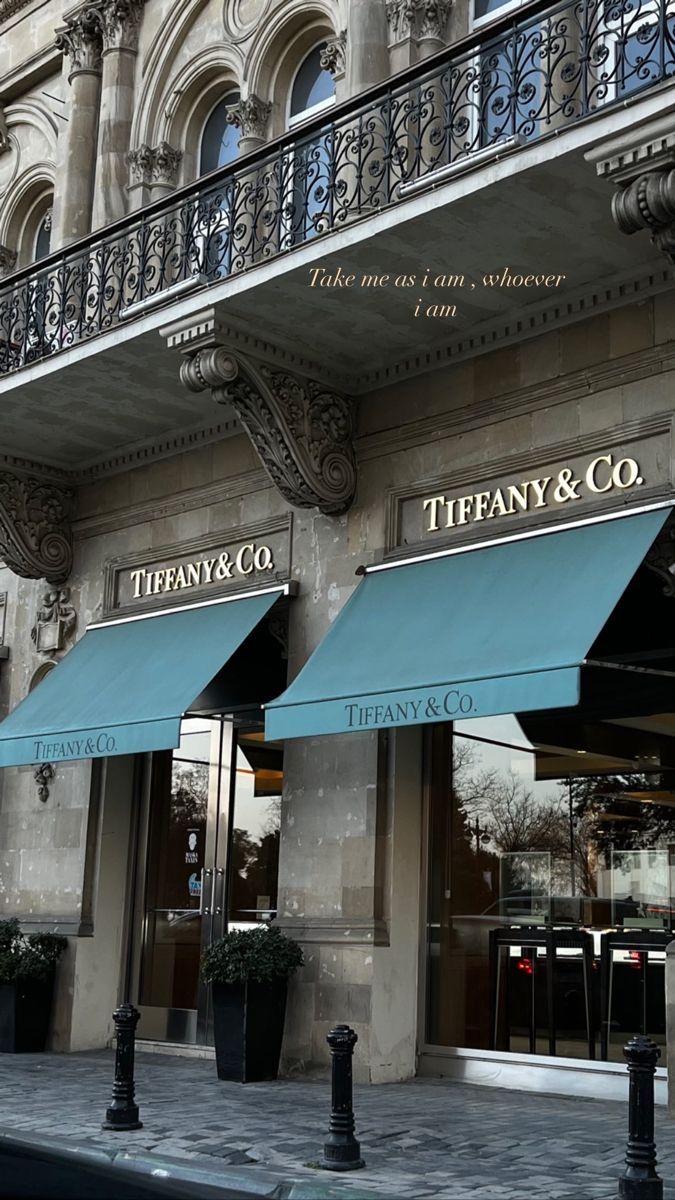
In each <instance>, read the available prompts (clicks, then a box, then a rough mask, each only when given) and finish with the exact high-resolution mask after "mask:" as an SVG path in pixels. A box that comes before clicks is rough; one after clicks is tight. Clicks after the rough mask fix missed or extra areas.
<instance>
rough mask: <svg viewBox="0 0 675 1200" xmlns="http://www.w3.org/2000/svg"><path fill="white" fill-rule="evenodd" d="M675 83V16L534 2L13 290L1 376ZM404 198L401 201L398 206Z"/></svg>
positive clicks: (674, 10)
mask: <svg viewBox="0 0 675 1200" xmlns="http://www.w3.org/2000/svg"><path fill="white" fill-rule="evenodd" d="M674 72H675V0H577V2H576V3H570V2H569V0H563V2H562V3H557V4H555V5H553V6H551V5H550V4H549V5H547V6H544V5H543V4H542V3H541V2H539V3H535V4H532V5H530V6H529V7H528V8H527V10H526V11H525V12H522V11H521V14H520V15H516V16H513V17H512V18H510V19H509V18H507V19H505V20H502V21H501V22H500V23H499V25H497V26H492V27H491V28H490V29H489V30H488V31H486V32H483V33H482V34H476V35H474V36H473V38H470V39H467V40H466V41H465V42H464V43H462V44H461V45H460V46H459V47H458V46H455V47H454V48H453V49H452V50H448V51H446V52H444V53H443V54H441V55H437V56H436V57H435V58H434V59H430V60H428V61H427V62H426V63H425V64H423V65H421V66H418V67H416V68H414V69H411V70H409V71H407V72H405V73H404V74H403V75H401V76H398V77H396V78H394V79H392V80H390V81H386V82H385V83H384V84H382V85H380V86H379V87H378V88H375V89H373V90H372V91H370V92H368V93H366V94H364V95H361V96H359V97H356V98H355V99H354V100H351V101H349V102H348V103H346V104H344V105H340V106H338V107H336V108H335V109H333V110H332V111H331V112H330V114H329V115H326V114H325V113H324V114H322V115H320V116H319V117H317V118H315V119H314V120H313V121H310V122H307V124H306V125H304V126H303V127H302V128H301V129H299V130H297V129H296V130H294V131H293V132H292V133H288V134H286V135H285V136H284V137H282V138H280V139H278V140H277V141H276V142H274V143H270V144H269V145H267V146H264V147H261V149H260V150H258V151H256V152H255V153H253V154H251V155H248V156H246V157H245V158H243V159H241V160H239V161H238V162H236V163H234V164H230V165H229V166H227V167H225V168H222V169H221V170H219V171H217V172H214V173H213V174H211V175H209V176H206V177H204V178H203V179H201V180H200V181H198V182H197V183H195V184H193V185H191V186H190V187H188V188H183V189H181V191H180V192H174V193H173V194H172V195H171V196H170V197H168V198H165V199H164V200H162V201H161V202H157V203H155V204H152V205H150V206H148V207H147V208H145V209H143V210H140V211H139V212H138V213H134V214H132V215H131V216H129V217H128V218H125V219H124V220H123V221H120V222H118V223H117V224H115V225H111V226H108V227H107V228H106V229H104V230H99V231H97V232H96V233H94V234H92V235H90V236H89V237H87V238H86V239H84V240H83V241H81V242H78V243H77V244H73V245H71V246H69V247H68V248H67V249H66V250H64V251H61V252H60V253H56V254H52V255H50V256H49V257H48V258H46V259H43V260H42V261H41V262H40V263H39V264H37V265H35V264H34V265H33V266H32V267H30V268H25V269H24V270H22V271H20V272H18V273H17V274H15V275H14V276H13V277H12V278H11V280H10V281H8V283H7V285H6V286H5V288H4V289H3V290H2V291H1V292H0V373H7V372H11V371H15V370H18V369H21V368H22V367H24V366H26V365H27V364H29V363H32V362H35V361H38V360H40V359H44V358H46V357H47V356H49V355H52V354H55V353H58V352H60V351H63V350H65V349H68V348H69V347H71V346H74V345H76V344H77V343H79V342H82V341H84V340H86V339H89V338H91V337H94V336H96V335H98V334H100V333H103V332H105V331H106V330H109V329H111V328H112V327H113V326H115V325H117V324H119V323H120V322H122V321H124V320H126V319H130V318H132V317H133V316H134V315H136V314H138V313H139V311H143V310H144V309H145V308H147V307H148V306H149V305H153V304H161V303H168V302H169V301H170V300H171V299H173V298H174V297H176V296H177V295H178V294H180V293H181V292H182V291H184V290H190V289H193V288H200V287H207V286H208V285H209V284H210V283H213V282H215V281H217V280H220V279H223V278H225V277H226V276H228V275H231V274H234V273H236V272H240V271H243V270H246V269H248V268H251V267H254V266H256V265H258V264H260V263H263V262H266V261H268V260H269V259H271V258H274V257H276V256H278V255H281V254H285V253H288V252H290V251H292V250H293V249H294V248H295V247H297V246H299V245H302V244H305V243H307V242H308V241H310V240H311V239H314V238H319V237H321V236H323V235H325V234H327V233H329V232H330V231H332V230H335V229H339V228H340V227H344V226H345V225H347V224H348V223H350V222H352V221H355V220H359V219H363V218H367V217H368V216H371V215H372V214H373V213H375V212H378V211H380V210H382V209H384V208H386V207H388V206H390V205H392V204H395V203H398V202H399V201H400V200H401V194H400V189H401V185H405V184H410V183H412V182H413V181H416V180H424V178H425V177H426V176H429V175H430V174H431V173H432V172H434V171H437V170H438V169H439V168H441V167H443V166H451V165H452V164H454V163H457V162H459V161H460V160H462V159H465V158H468V157H469V156H471V155H472V154H475V153H476V152H477V151H480V150H484V149H486V148H487V147H490V146H494V145H495V144H496V143H500V142H502V141H504V140H505V139H509V138H511V139H516V142H521V143H524V142H531V141H533V140H535V139H541V138H543V137H546V136H547V135H550V134H552V133H554V132H557V131H559V130H561V129H563V128H566V127H568V126H570V125H572V124H574V123H575V122H578V121H580V120H582V119H584V118H587V117H589V116H592V114H594V113H596V112H597V111H598V110H601V109H602V110H604V109H606V108H607V107H609V106H610V105H612V104H618V103H621V102H624V101H625V100H626V99H628V98H630V97H632V96H633V95H634V94H635V93H637V92H640V91H642V90H644V89H646V88H650V87H653V86H654V85H656V84H658V83H661V82H663V81H665V80H668V79H670V78H671V77H672V76H673V74H674ZM406 191H407V189H406V188H405V187H403V192H404V194H405V192H406Z"/></svg>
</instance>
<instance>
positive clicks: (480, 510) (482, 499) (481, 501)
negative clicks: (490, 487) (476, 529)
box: [474, 492, 490, 521]
mask: <svg viewBox="0 0 675 1200" xmlns="http://www.w3.org/2000/svg"><path fill="white" fill-rule="evenodd" d="M474 500H475V502H476V509H475V515H474V521H484V520H485V513H486V510H487V506H488V504H489V503H490V493H489V492H476V495H475V496H474Z"/></svg>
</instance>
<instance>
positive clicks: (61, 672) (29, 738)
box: [0, 588, 284, 767]
mask: <svg viewBox="0 0 675 1200" xmlns="http://www.w3.org/2000/svg"><path fill="white" fill-rule="evenodd" d="M283 590H284V589H283V588H275V589H273V590H269V591H267V590H266V591H265V592H262V593H258V594H256V595H249V596H246V597H241V598H239V599H234V598H233V599H228V600H226V601H216V602H212V603H209V604H201V605H194V606H193V607H191V608H185V609H181V610H180V611H172V612H168V613H160V614H157V615H155V616H148V617H145V616H143V617H139V618H131V619H130V620H120V621H112V622H109V623H101V624H99V625H92V626H90V627H89V629H87V631H86V633H85V634H84V637H83V638H82V639H81V640H80V641H79V642H78V643H77V644H76V645H75V646H74V647H73V649H72V650H71V651H70V652H69V653H68V654H67V655H66V656H65V658H63V659H62V661H61V662H60V663H59V665H58V666H57V667H56V668H55V669H54V670H53V671H50V673H49V675H47V677H46V678H45V679H44V680H43V681H42V683H40V684H39V685H38V687H37V688H36V689H35V690H34V691H33V692H30V693H29V695H28V696H27V697H26V699H25V700H23V701H22V702H21V703H20V704H19V705H17V707H16V708H15V709H14V711H13V712H12V713H10V715H9V716H8V717H7V718H6V719H5V720H4V721H3V722H2V723H1V724H0V766H3V767H10V766H18V765H19V764H21V763H35V762H38V763H39V762H52V763H55V762H63V761H64V760H66V759H76V758H103V757H106V756H107V755H112V754H136V753H139V752H141V751H145V750H168V749H171V748H173V747H174V746H177V745H178V744H179V741H180V722H181V718H182V716H183V714H184V713H185V712H186V710H187V709H188V708H189V707H190V705H191V704H192V702H193V701H194V700H195V699H196V698H197V696H198V695H199V694H200V692H202V691H203V689H204V688H205V687H206V685H207V684H208V683H209V682H210V681H211V680H212V679H213V677H214V675H216V674H217V672H218V671H219V670H220V668H221V667H222V666H223V664H224V663H226V662H227V661H228V659H229V658H231V657H232V655H233V654H234V652H235V650H237V649H238V647H239V646H240V645H241V643H242V642H243V641H244V640H245V638H247V637H248V635H249V633H251V632H252V630H253V629H254V628H255V626H256V625H257V624H258V622H259V621H260V620H262V618H263V617H264V616H265V613H267V612H268V611H269V609H270V608H271V607H272V605H273V604H274V602H275V601H276V600H278V598H279V596H280V595H281V594H282V592H283Z"/></svg>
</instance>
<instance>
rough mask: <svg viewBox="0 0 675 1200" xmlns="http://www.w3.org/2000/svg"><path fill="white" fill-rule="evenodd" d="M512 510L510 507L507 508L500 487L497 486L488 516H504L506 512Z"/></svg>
mask: <svg viewBox="0 0 675 1200" xmlns="http://www.w3.org/2000/svg"><path fill="white" fill-rule="evenodd" d="M509 512H513V509H512V508H507V507H506V505H505V503H504V496H503V493H502V489H501V488H497V491H496V492H495V494H494V496H493V498H492V504H491V505H490V511H489V513H488V517H505V516H506V514H507V513H509Z"/></svg>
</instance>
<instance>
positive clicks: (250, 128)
mask: <svg viewBox="0 0 675 1200" xmlns="http://www.w3.org/2000/svg"><path fill="white" fill-rule="evenodd" d="M271 111H272V105H271V104H269V103H268V102H267V101H266V100H260V99H259V97H258V96H253V95H251V96H247V97H246V99H245V100H239V101H238V103H237V104H233V105H232V106H231V108H228V110H227V113H226V115H225V120H226V121H227V123H228V125H236V126H237V128H238V129H241V135H242V137H254V138H260V140H261V141H264V140H265V138H266V137H267V122H268V121H269V118H270V113H271Z"/></svg>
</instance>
